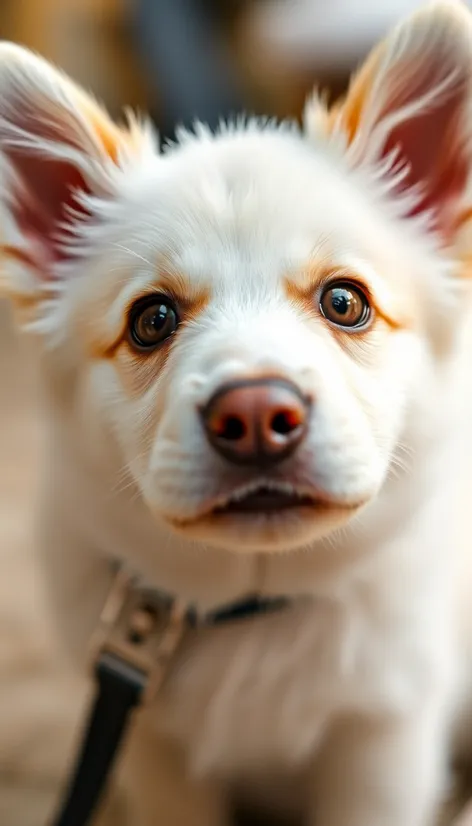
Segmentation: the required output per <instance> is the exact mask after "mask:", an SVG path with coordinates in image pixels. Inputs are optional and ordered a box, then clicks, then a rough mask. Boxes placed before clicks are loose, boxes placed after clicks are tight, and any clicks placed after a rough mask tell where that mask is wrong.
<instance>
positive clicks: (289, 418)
mask: <svg viewBox="0 0 472 826" xmlns="http://www.w3.org/2000/svg"><path fill="white" fill-rule="evenodd" d="M302 423H303V421H302V416H301V415H300V413H299V412H297V411H296V410H279V411H278V412H277V413H276V414H275V415H274V416H273V417H272V419H271V422H270V427H271V430H272V431H273V432H274V433H277V434H278V435H279V436H288V435H289V434H290V433H293V431H294V430H296V429H297V428H298V427H300V425H301V424H302Z"/></svg>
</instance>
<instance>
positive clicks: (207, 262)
mask: <svg viewBox="0 0 472 826" xmlns="http://www.w3.org/2000/svg"><path fill="white" fill-rule="evenodd" d="M471 104H472V18H471V17H470V16H469V13H468V12H467V11H466V10H465V7H463V6H462V5H461V4H460V3H457V2H439V3H432V4H430V5H427V6H425V8H424V9H422V10H420V11H419V12H418V13H417V14H416V15H415V16H413V18H411V19H410V20H408V21H407V22H406V23H405V24H403V25H401V26H400V27H399V28H397V29H396V30H395V31H394V32H393V33H392V35H391V36H390V37H389V38H388V39H387V40H386V42H384V43H383V44H381V45H380V47H379V48H378V49H377V50H376V51H375V52H374V53H373V54H372V55H371V56H370V58H369V59H368V61H367V63H366V64H365V66H364V67H363V68H362V70H361V72H360V73H359V74H358V75H357V76H356V78H354V80H353V83H352V84H351V88H350V91H349V92H348V94H347V97H346V99H345V101H344V102H343V103H342V104H340V105H339V106H337V107H335V108H334V109H332V110H330V111H327V110H326V109H325V108H324V107H323V105H322V104H321V103H320V102H319V101H318V100H313V101H312V102H311V103H310V104H309V105H308V107H307V111H306V117H305V125H304V128H303V130H299V129H298V128H296V127H295V126H293V127H290V126H278V125H276V124H273V123H263V122H258V121H257V122H256V121H248V122H247V123H243V122H241V123H238V124H236V125H235V126H234V127H233V126H231V127H227V128H224V129H222V130H221V132H220V133H219V134H218V135H216V136H213V135H211V134H210V133H208V132H207V130H206V129H205V128H204V127H200V126H198V127H197V128H196V130H195V134H191V135H188V134H185V135H182V136H181V138H180V139H179V143H178V145H177V146H173V147H171V148H169V149H168V150H167V151H166V152H165V153H164V154H163V155H161V154H159V152H158V149H157V147H156V140H155V137H154V135H153V133H152V129H151V128H150V126H149V125H148V124H145V123H140V122H137V121H135V120H133V119H130V121H129V126H128V127H127V128H123V129H121V128H119V127H116V126H115V125H113V124H112V123H111V122H110V121H109V120H108V118H107V116H106V114H105V113H104V112H103V111H102V110H101V109H100V108H99V107H98V105H97V104H96V103H95V102H94V101H93V100H91V99H90V98H89V97H88V96H87V95H86V94H85V93H84V92H82V91H81V90H79V89H78V88H77V87H76V86H74V85H73V84H72V83H71V82H70V81H69V80H68V79H67V78H65V77H64V76H63V75H61V74H60V73H58V72H57V71H56V70H55V69H53V68H51V67H50V66H49V65H47V64H46V63H45V62H43V61H42V60H41V59H40V58H38V57H36V56H34V55H32V54H30V53H29V52H27V51H25V50H23V49H21V48H19V47H17V46H14V45H11V44H3V45H1V47H0V149H1V170H0V171H1V186H0V200H1V207H2V214H1V226H2V233H3V251H4V265H3V271H2V285H3V287H4V288H5V290H6V292H7V293H9V294H10V295H11V297H12V299H13V301H14V303H15V305H16V307H17V310H18V316H19V320H20V323H21V324H22V325H24V326H27V327H29V328H30V329H32V330H33V331H34V332H35V333H36V335H37V336H38V337H39V340H40V342H41V345H40V346H41V348H42V354H43V358H42V362H43V388H44V395H45V404H46V408H47V424H48V439H47V444H46V448H45V456H44V485H43V499H42V503H41V505H42V506H41V509H40V519H41V525H40V531H41V532H40V538H41V552H42V555H43V560H44V567H45V571H46V574H47V580H48V583H49V586H50V599H51V604H53V605H54V607H55V610H56V612H57V623H58V626H59V628H60V630H61V633H63V635H64V642H65V645H66V647H67V648H68V650H70V651H71V652H72V653H73V655H74V656H76V657H77V660H78V662H79V663H81V662H82V661H83V660H84V657H85V652H86V650H87V645H88V641H89V638H90V635H91V634H92V632H93V630H94V627H95V625H96V623H97V617H98V614H99V611H100V608H101V605H102V602H103V599H104V598H105V595H106V593H107V589H108V587H109V584H110V580H111V577H112V562H113V561H116V560H118V561H125V562H126V563H127V564H128V566H130V567H131V568H132V570H134V571H136V573H137V574H139V575H140V576H142V577H143V579H144V580H145V582H146V583H147V584H148V585H150V586H152V587H155V588H159V589H161V590H163V591H165V592H168V593H169V594H172V595H176V596H178V597H180V598H182V599H184V600H186V601H188V602H189V603H193V604H195V605H196V606H197V608H198V610H199V611H200V612H202V613H205V612H207V611H210V610H212V609H215V608H217V607H220V606H225V605H227V604H230V603H232V602H234V601H235V600H240V599H242V598H243V597H244V596H245V595H248V594H253V593H255V594H259V595H263V596H271V595H273V596H278V595H282V596H285V597H288V599H289V604H288V606H287V607H285V608H284V609H281V610H279V611H276V612H274V613H271V614H268V615H266V616H256V617H253V618H251V619H249V620H246V621H244V622H231V623H227V624H223V625H219V626H216V627H210V628H206V629H205V630H202V631H197V632H196V633H195V634H193V635H192V636H191V638H190V639H189V640H188V642H187V643H186V645H185V646H184V648H183V649H182V651H181V652H180V654H179V656H178V657H177V659H175V660H174V662H173V664H172V668H171V670H170V673H169V674H168V677H167V679H166V682H165V684H164V686H163V688H162V690H161V692H160V693H159V696H158V698H157V701H156V703H155V704H154V705H153V706H152V707H151V708H149V709H148V710H147V711H146V712H144V713H143V714H142V716H141V717H140V721H139V722H138V725H137V727H136V729H135V731H134V732H133V735H132V737H131V740H130V743H129V748H128V749H127V753H126V757H125V761H124V763H123V767H122V779H121V782H122V783H123V787H124V788H125V789H126V794H127V795H128V799H129V804H128V805H129V823H130V824H132V826H156V824H157V823H159V824H161V823H162V824H163V826H182V824H185V826H222V824H224V823H227V822H229V820H227V818H229V814H228V812H229V800H230V797H231V795H233V794H238V795H240V796H241V797H242V798H247V799H249V800H250V801H252V802H253V803H254V802H256V803H257V804H261V805H263V806H264V807H266V808H269V809H272V810H277V811H279V812H280V811H287V812H289V813H290V812H294V813H295V812H297V813H299V814H301V815H302V816H303V818H304V821H303V822H304V823H305V824H308V826H312V824H315V823H316V824H320V826H424V824H427V823H429V822H430V819H431V817H432V813H433V810H434V807H435V804H436V803H437V800H438V798H439V796H440V794H441V791H442V788H443V784H444V779H445V762H446V761H445V755H446V744H447V738H448V737H449V736H450V724H451V710H452V707H453V704H454V703H456V704H457V702H459V699H460V696H459V695H460V693H461V692H462V691H463V688H464V686H465V684H466V682H465V681H466V678H467V674H466V673H465V669H464V668H463V665H462V664H463V663H465V659H464V644H465V642H466V639H467V638H466V636H465V635H464V624H463V619H464V615H463V613H462V607H463V606H464V605H465V602H463V601H461V600H462V596H461V594H460V593H459V592H458V591H457V585H458V584H459V586H461V587H462V592H461V593H462V594H463V595H467V587H468V580H467V578H466V576H465V574H466V573H467V572H468V570H469V566H468V564H467V545H468V544H470V540H469V539H468V532H467V530H466V531H465V532H464V531H462V529H461V524H460V518H461V515H462V520H463V523H464V527H465V529H467V519H466V518H465V519H464V516H465V517H467V503H466V499H465V496H466V494H467V489H466V487H465V485H464V479H465V478H467V477H466V476H465V471H466V469H463V467H462V466H463V465H464V464H465V462H464V458H465V447H464V433H465V429H466V426H467V414H469V417H470V407H467V406H466V404H465V402H464V396H465V394H464V388H465V380H466V376H467V373H468V369H469V367H468V365H469V361H470V356H469V357H467V348H466V342H465V337H464V335H463V331H464V328H465V326H466V325H465V321H466V319H467V316H468V305H469V300H468V296H467V288H468V284H467V275H468V274H469V272H470V266H471V259H470V256H471V254H472V243H471V239H470V235H469V232H468V219H469V218H470V208H471V206H472V201H471V198H470V187H469V177H470V173H471V168H472V110H471ZM464 353H465V356H466V357H464V358H463V354H464ZM461 543H462V544H461ZM462 546H463V549H462ZM457 563H459V565H458V564H457ZM458 574H459V577H458ZM458 593H459V595H458ZM458 609H459V610H458ZM458 616H459V619H460V620H461V624H459V623H458ZM459 631H460V633H459Z"/></svg>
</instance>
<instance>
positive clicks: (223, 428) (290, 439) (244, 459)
mask: <svg viewBox="0 0 472 826" xmlns="http://www.w3.org/2000/svg"><path fill="white" fill-rule="evenodd" d="M309 412H310V403H309V401H308V400H307V399H305V398H304V397H303V395H302V394H301V392H300V391H299V390H298V388H297V387H296V386H295V385H294V384H292V383H291V382H289V381H285V380H283V379H257V380H248V381H244V382H243V381H240V382H235V383H233V384H227V385H225V386H223V387H220V388H219V389H218V390H217V391H216V393H214V395H213V396H212V397H211V399H210V401H209V402H208V404H207V405H206V406H205V407H204V408H203V409H202V411H201V417H202V421H203V425H204V427H205V432H206V434H207V437H208V440H209V442H210V444H211V445H212V446H213V447H214V448H215V450H217V451H218V453H220V454H221V455H222V456H224V458H225V459H228V460H229V461H230V462H234V463H235V464H240V465H267V464H275V463H276V462H281V461H282V460H283V459H286V458H287V457H288V456H290V455H291V454H292V453H293V452H294V450H295V449H296V448H297V447H298V445H299V444H300V442H301V441H302V440H303V438H304V436H305V434H306V430H307V424H308V418H309Z"/></svg>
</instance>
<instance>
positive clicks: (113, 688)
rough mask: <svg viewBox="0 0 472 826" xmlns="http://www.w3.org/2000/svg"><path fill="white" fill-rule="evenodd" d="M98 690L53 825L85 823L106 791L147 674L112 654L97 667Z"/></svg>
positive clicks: (63, 825) (73, 825) (83, 824)
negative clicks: (59, 810) (60, 806)
mask: <svg viewBox="0 0 472 826" xmlns="http://www.w3.org/2000/svg"><path fill="white" fill-rule="evenodd" d="M96 677H97V683H98V689H97V693H96V697H95V701H94V703H93V706H92V712H91V715H90V718H89V721H88V724H87V725H86V730H85V736H84V739H83V741H82V745H81V747H80V750H79V754H78V757H77V761H76V766H75V768H74V770H73V773H72V775H71V778H70V782H69V786H68V788H67V790H66V792H65V796H64V801H63V804H62V808H61V812H60V814H59V816H58V817H57V818H56V820H55V821H54V826H86V824H87V823H89V818H90V817H91V815H92V814H93V812H94V811H96V808H97V806H98V804H99V802H100V798H101V796H102V794H103V793H104V791H105V788H106V783H107V780H108V777H109V775H110V772H111V769H112V768H113V764H114V761H115V758H116V756H117V754H118V751H119V748H120V745H121V741H122V739H123V736H124V734H125V732H126V729H127V727H128V723H129V718H130V715H131V712H132V711H133V709H134V708H136V706H138V705H139V703H140V702H141V697H142V694H143V690H144V687H145V682H146V677H145V675H144V674H143V672H142V671H139V670H138V669H136V668H134V667H133V666H130V665H128V663H125V662H124V661H123V660H121V659H120V658H119V657H117V656H116V655H114V654H108V653H104V654H103V655H102V656H101V657H100V659H99V661H98V663H97V667H96Z"/></svg>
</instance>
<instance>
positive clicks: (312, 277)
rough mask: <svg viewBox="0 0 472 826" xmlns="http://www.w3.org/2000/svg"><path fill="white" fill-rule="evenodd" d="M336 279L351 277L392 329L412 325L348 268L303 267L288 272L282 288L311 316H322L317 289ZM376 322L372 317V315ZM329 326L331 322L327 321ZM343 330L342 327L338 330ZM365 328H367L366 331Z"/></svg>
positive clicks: (405, 327)
mask: <svg viewBox="0 0 472 826" xmlns="http://www.w3.org/2000/svg"><path fill="white" fill-rule="evenodd" d="M337 281H351V282H352V283H353V284H354V286H358V287H359V288H360V289H361V290H362V291H363V292H365V294H366V295H367V297H368V299H369V301H370V303H371V306H372V309H373V310H374V314H375V316H376V317H378V318H381V319H382V320H383V321H384V322H385V323H386V324H387V325H388V326H389V327H390V328H391V329H392V330H403V329H409V328H410V327H411V319H410V318H408V317H407V316H405V317H403V318H400V317H398V316H397V315H393V314H392V313H390V312H388V310H387V309H386V308H385V306H383V305H382V304H381V303H380V302H379V301H378V299H377V298H376V296H375V294H374V293H373V291H372V290H371V288H370V287H369V285H368V284H367V282H366V280H365V279H364V278H363V277H362V276H361V275H359V273H357V272H355V271H350V270H348V269H347V268H339V267H335V266H333V267H326V266H320V265H319V264H317V263H314V264H311V265H309V266H308V267H304V268H302V269H301V270H299V271H298V272H297V273H296V274H291V275H287V276H286V277H285V279H284V288H285V294H286V296H287V298H288V299H289V300H290V301H292V302H293V303H294V304H296V306H298V307H299V308H300V309H302V310H303V312H305V313H308V314H310V315H311V316H314V315H317V316H319V317H320V318H323V316H322V314H321V312H320V311H319V307H318V303H317V293H318V292H319V291H320V290H321V289H322V288H323V287H324V286H328V285H329V284H330V283H332V284H333V285H334V284H335V283H336V282H337ZM374 322H375V319H374ZM330 326H331V325H330ZM341 332H342V331H341ZM365 332H366V333H367V332H368V329H367V330H366V331H365ZM354 334H355V335H362V332H361V331H359V332H358V333H349V335H354Z"/></svg>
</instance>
